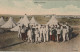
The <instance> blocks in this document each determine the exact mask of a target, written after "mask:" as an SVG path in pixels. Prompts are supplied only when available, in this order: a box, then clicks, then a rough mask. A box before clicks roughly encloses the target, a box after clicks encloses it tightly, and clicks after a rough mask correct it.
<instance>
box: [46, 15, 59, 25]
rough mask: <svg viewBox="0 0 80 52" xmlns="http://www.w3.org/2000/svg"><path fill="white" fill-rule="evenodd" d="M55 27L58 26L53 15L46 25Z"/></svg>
mask: <svg viewBox="0 0 80 52" xmlns="http://www.w3.org/2000/svg"><path fill="white" fill-rule="evenodd" d="M48 24H49V25H57V24H58V20H57V19H56V18H55V15H54V16H52V18H51V19H50V20H49V22H48V23H47V25H48Z"/></svg>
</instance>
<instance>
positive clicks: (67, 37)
mask: <svg viewBox="0 0 80 52" xmlns="http://www.w3.org/2000/svg"><path fill="white" fill-rule="evenodd" d="M66 29H67V34H66V40H69V26H68V25H66Z"/></svg>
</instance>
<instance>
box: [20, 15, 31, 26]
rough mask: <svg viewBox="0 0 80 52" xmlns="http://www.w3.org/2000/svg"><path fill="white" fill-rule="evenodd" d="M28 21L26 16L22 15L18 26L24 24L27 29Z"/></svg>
mask: <svg viewBox="0 0 80 52" xmlns="http://www.w3.org/2000/svg"><path fill="white" fill-rule="evenodd" d="M29 23H30V22H29V19H28V17H27V16H26V14H25V15H24V18H23V19H22V20H21V22H20V24H24V25H25V26H26V27H28V24H29Z"/></svg>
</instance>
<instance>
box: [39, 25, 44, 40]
mask: <svg viewBox="0 0 80 52" xmlns="http://www.w3.org/2000/svg"><path fill="white" fill-rule="evenodd" d="M39 31H40V39H41V41H42V34H43V28H42V26H41V27H40V30H39Z"/></svg>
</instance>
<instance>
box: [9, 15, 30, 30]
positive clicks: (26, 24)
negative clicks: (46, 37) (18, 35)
mask: <svg viewBox="0 0 80 52" xmlns="http://www.w3.org/2000/svg"><path fill="white" fill-rule="evenodd" d="M23 24H24V25H25V26H26V27H28V24H29V20H28V18H27V16H26V15H25V16H24V18H23V19H22V20H21V22H20V24H18V25H17V26H16V27H14V28H12V29H10V31H18V29H19V26H21V25H23Z"/></svg>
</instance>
